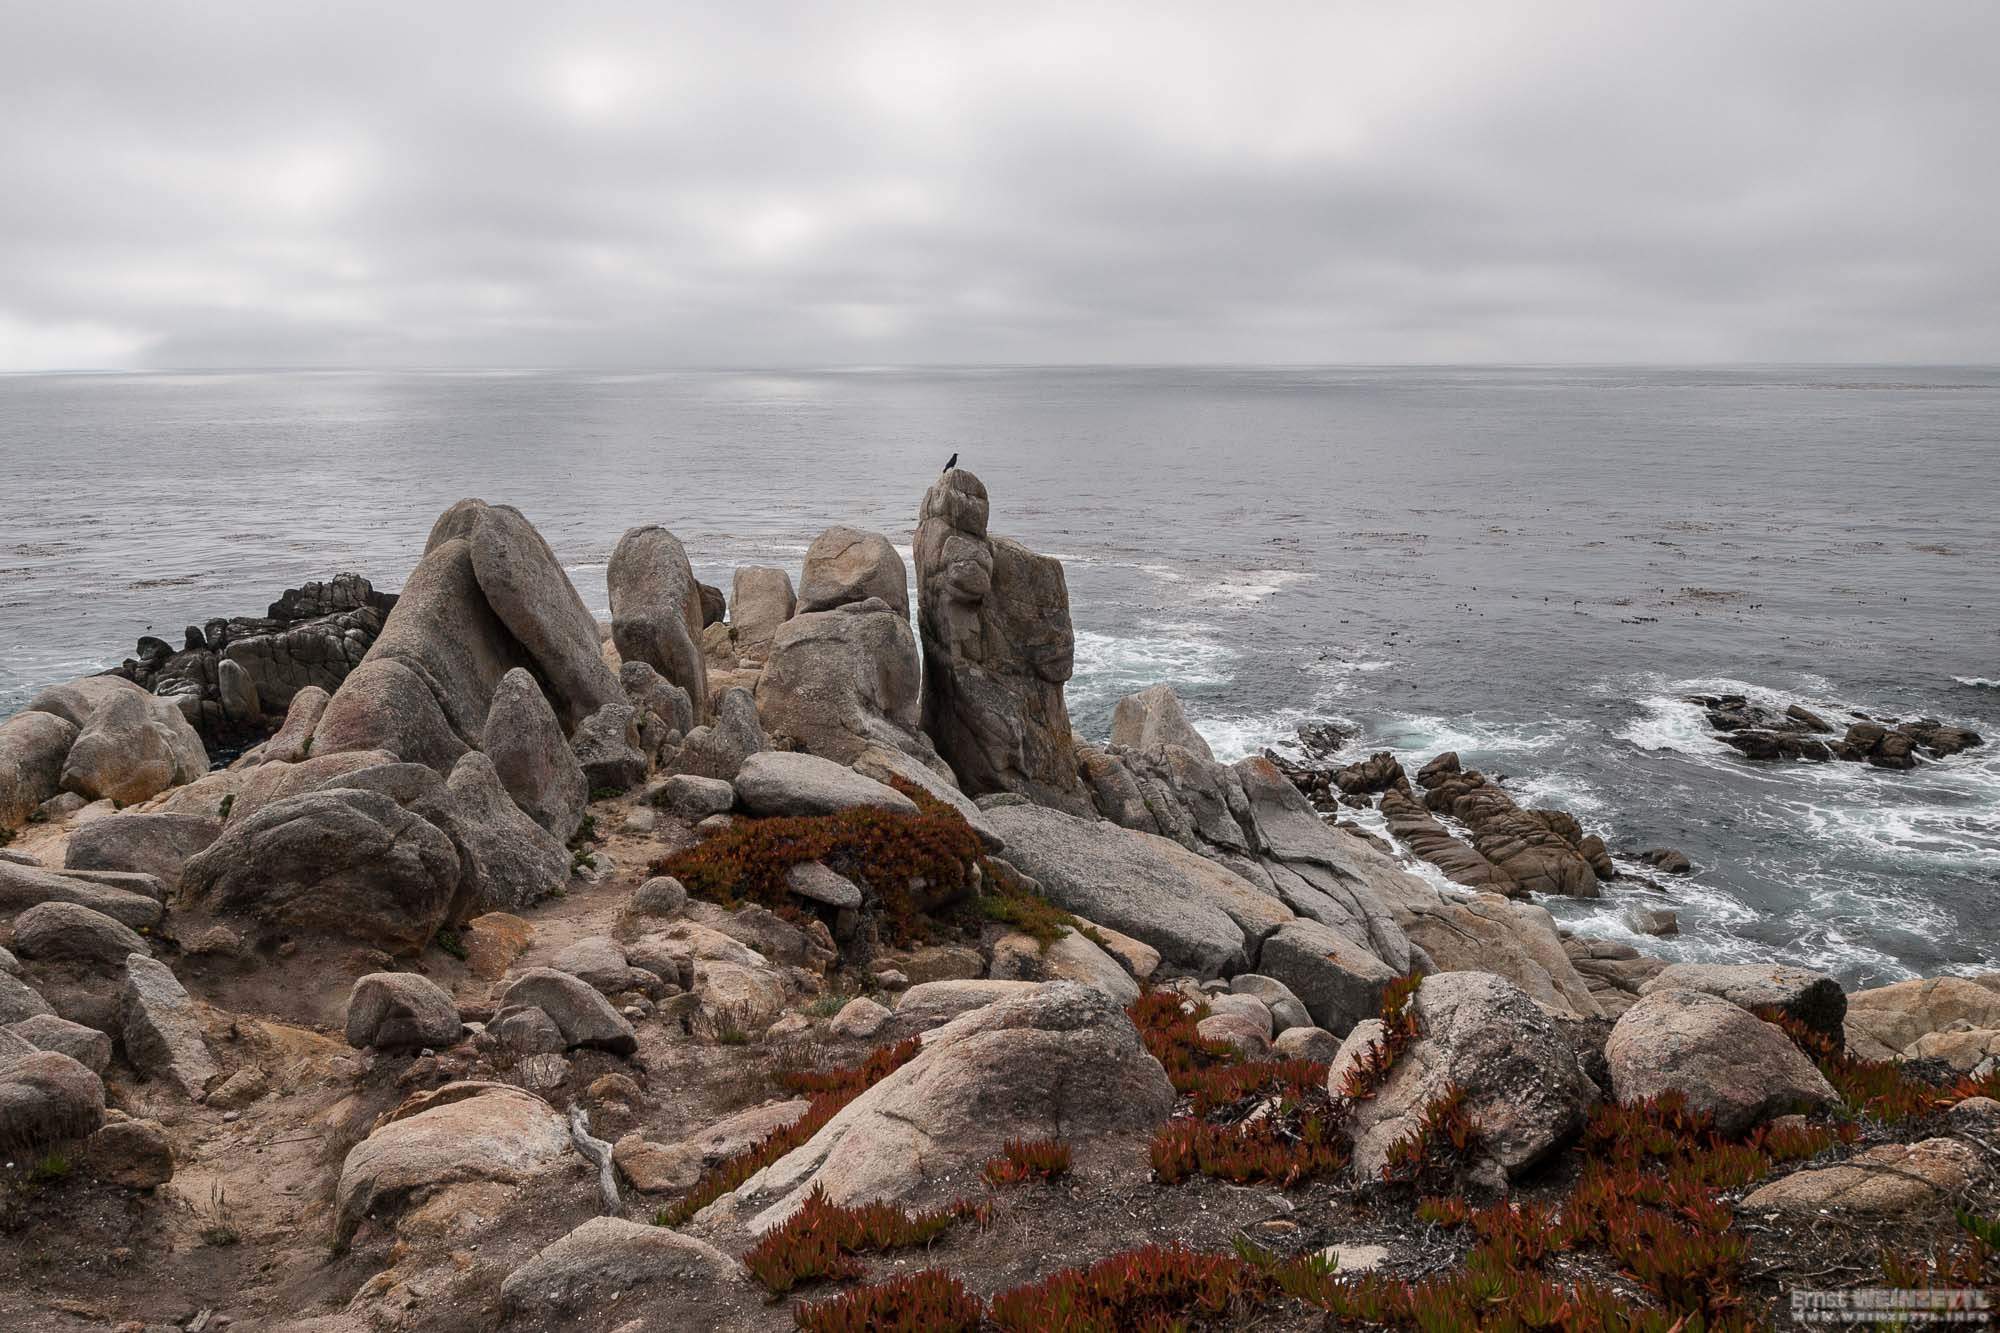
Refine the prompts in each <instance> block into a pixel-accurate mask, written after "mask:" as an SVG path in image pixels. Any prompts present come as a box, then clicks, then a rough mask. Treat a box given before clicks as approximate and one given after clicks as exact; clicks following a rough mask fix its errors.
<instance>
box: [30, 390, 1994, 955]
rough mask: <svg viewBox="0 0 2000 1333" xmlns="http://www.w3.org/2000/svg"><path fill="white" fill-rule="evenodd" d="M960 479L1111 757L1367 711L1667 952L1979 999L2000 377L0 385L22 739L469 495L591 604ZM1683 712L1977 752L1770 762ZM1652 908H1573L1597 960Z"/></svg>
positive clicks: (894, 523) (1989, 886) (1075, 700)
mask: <svg viewBox="0 0 2000 1333" xmlns="http://www.w3.org/2000/svg"><path fill="white" fill-rule="evenodd" d="M953 451H957V452H959V453H960V454H961V455H962V457H963V464H964V466H967V467H969V468H971V469H972V470H973V471H975V472H977V473H978V474H979V475H980V476H981V477H982V478H983V479H984V480H985V482H986V484H987V487H988V489H989V490H990V491H991V493H992V496H993V526H994V529H995V530H996V531H998V532H1003V533H1008V534H1010V535H1013V536H1017V537H1020V538H1021V539H1023V540H1025V541H1027V542H1028V543H1030V544H1031V545H1033V546H1036V547H1037V548H1039V549H1041V550H1044V551H1048V552H1052V553H1055V554H1059V555H1061V556H1062V557H1063V559H1064V560H1065V562H1066V564H1067V567H1068V572H1069V584H1070V594H1071V599H1072V603H1073V608H1074V613H1075V618H1076V625H1077V637H1078V660H1077V674H1076V679H1075V681H1074V682H1073V683H1072V685H1071V690H1070V700H1071V708H1072V712H1073V713H1074V714H1075V717H1076V719H1077V722H1078V724H1079V727H1080V729H1081V730H1082V731H1083V732H1084V733H1086V734H1089V735H1096V736H1101V735H1102V734H1103V733H1104V731H1105V730H1106V728H1107V722H1108V717H1109V713H1110V706H1111V704H1112V702H1113V701H1114V700H1115V699H1116V698H1117V697H1118V696H1119V695H1120V694H1123V693H1125V692H1127V691H1129V690H1131V689H1134V688H1137V687H1139V686H1142V685H1146V684H1150V683H1152V682H1154V681H1158V680H1167V681H1172V682H1174V683H1175V684H1176V685H1177V686H1178V687H1179V688H1180V689H1181V691H1182V694H1183V696H1184V697H1185V698H1186V699H1187V700H1188V701H1189V703H1190V706H1191V711H1192V712H1193V713H1194V715H1195V717H1196V719H1197V723H1198V725H1199V726H1200V727H1201V729H1202V730H1203V731H1204V732H1205V733H1206V734H1207V735H1208V736H1209V737H1210V739H1211V740H1212V741H1214V742H1215V743H1216V746H1217V749H1218V752H1220V753H1222V754H1223V755H1224V756H1225V757H1229V756H1234V755H1238V754H1243V753H1247V752H1249V751H1251V750H1254V749H1257V748H1260V747H1262V746H1265V745H1268V744H1273V743H1280V742H1284V741H1286V740H1287V739H1288V738H1289V737H1290V736H1291V734H1292V729H1293V728H1294V727H1295V726H1296V725H1297V724H1298V723H1299V722H1301V721H1305V720H1310V719H1317V718H1335V719H1346V720H1348V721H1350V722H1352V723H1353V724H1355V725H1358V726H1360V727H1362V728H1363V729H1364V730H1365V733H1366V734H1365V736H1364V738H1363V739H1362V741H1361V742H1359V743H1358V746H1357V750H1363V749H1365V748H1370V747H1372V748H1383V747H1386V748H1390V749H1394V750H1396V751H1398V752H1400V753H1401V754H1403V755H1404V756H1405V757H1407V758H1409V759H1412V760H1420V759H1423V758H1428V757H1429V756H1430V755H1432V754H1434V753H1436V752H1437V751H1439V750H1442V749H1447V748H1455V749H1457V750H1459V751H1460V753H1461V754H1462V755H1463V756H1464V757H1465V759H1466V761H1467V762H1468V763H1472V764H1476V765H1478V766H1480V767H1483V768H1487V769H1488V770H1489V771H1492V770H1497V771H1499V772H1502V773H1505V774H1507V775H1508V776H1509V778H1510V780H1511V783H1512V785H1513V786H1514V787H1515V789H1516V790H1517V792H1519V793H1521V794H1523V795H1524V796H1526V797H1529V798H1532V799H1536V800H1539V801H1542V802H1546V803H1549V804H1553V805H1557V806H1561V807H1563V808H1566V809H1568V810H1570V811H1572V812H1573V813H1575V814H1576V815H1577V816H1578V818H1580V819H1581V820H1582V821H1583V822H1584V823H1585V824H1586V825H1588V826H1590V827H1591V828H1593V829H1596V830H1597V831H1600V832H1602V833H1604V834H1605V835H1606V837H1607V838H1608V839H1609V840H1610V841H1611V843H1612V845H1613V846H1614V847H1621V846H1650V845H1657V844H1668V845H1673V846H1677V847H1680V848H1682V849H1683V850H1685V851H1686V852H1688V853H1689V854H1690V855H1691V856H1692V857H1693V858H1694V859H1695V861H1696V863H1697V865H1698V867H1699V873H1698V874H1697V875H1696V876H1695V877H1694V878H1693V879H1692V880H1690V881H1674V882H1673V883H1672V885H1671V887H1672V889H1673V896H1674V899H1675V901H1674V903H1673V904H1672V905H1674V906H1676V907H1678V908H1679V910H1680V913H1681V920H1682V923H1683V927H1684V934H1683V935H1682V936H1681V937H1680V938H1679V939H1678V940H1673V941H1666V942H1662V943H1660V944H1658V945H1649V946H1648V947H1649V948H1656V949H1658V950H1659V951H1661V952H1665V953H1669V954H1671V955H1673V956H1675V957H1691V958H1722V959H1759V958H1782V959H1788V960H1794V961H1799V962H1804V963H1808V964H1811V965H1814V966H1819V967H1825V968H1829V969H1831V970H1833V971H1835V972H1837V973H1839V974H1841V975H1842V976H1843V977H1844V978H1846V979H1847V980H1849V981H1851V982H1879V981H1884V980H1893V979H1896V978H1899V977H1903V976H1908V975H1912V974H1914V973H1924V974H1930V973H1935V972H1938V971H1943V970H1966V969H1973V968H1980V967H1985V968H1996V967H2000V691H1997V690H1996V688H1995V681H1996V680H2000V524H1996V522H1995V505H1996V501H2000V369H1996V368H1991V367H1982V368H1926V369H1912V368H1908V367H1899V368H1888V367H1881V368H1855V367H1839V368H1811V367H1807V368H1801V367H1732V368H1723V369H1577V368H1523V369H1484V368H1481V369H1408V370H1406V369H1365V368H1354V369H1215V370H1188V369H1160V370H1071V369H1002V370H935V371H888V370H884V371H839V372H827V373H734V374H726V373H673V374H654V375H611V374H605V375H593V374H577V373H548V374H542V373H506V374H376V373H297V374H291V373H260V374H200V375H183V374H143V375H67V376H65V375H49V376H11V377H0V463H4V465H5V467H4V473H0V475H4V476H5V478H6V481H5V484H4V487H0V495H4V500H0V515H4V518H0V715H5V714H7V713H10V712H12V711H13V710H14V709H16V708H18V707H19V706H20V705H21V704H22V703H23V702H25V701H26V699H27V697H28V696H29V695H30V694H31V693H33V691H34V690H35V689H37V688H39V687H41V686H42V685H45V684H48V683H52V682H55V681H59V680H64V679H67V678H69V677H71V676H74V675H77V674H80V673H82V672H85V671H88V670H91V669H94V668H97V667H100V666H104V665H110V664H113V663H115V662H116V661H118V660H119V659H120V658H122V657H123V656H125V655H126V654H127V653H129V652H130V651H131V645H132V642H133V640H134V639H135V638H136V637H137V636H138V635H139V634H142V633H148V632H150V633H157V634H160V635H162V636H163V637H167V638H169V639H173V640H175V641H178V636H179V632H180V630H181V628H182V627H183V626H184V625H187V624H190V623H195V622H199V621H201V620H203V619H206V618H208V617H210V616H216V615H225V614H231V613H246V612H261V611H262V610H263V607H264V604H265V603H266V602H267V601H269V600H270V598H271V597H273V596H274V595H275V594H276V593H277V592H278V591H279V590H280V589H282V588H285V587H288V586H294V585H296V584H298V583H300V582H301V581H303V580H306V579H312V578H323V577H326V576H328V575H331V574H333V573H335V572H338V571H342V570H355V571H359V572H361V573H364V574H366V575H368V576H369V577H370V578H372V579H374V580H375V582H376V583H377V584H378V586H382V587H387V588H395V587H398V586H400V584H401V582H402V580H403V578H404V576H405V575H406V574H407V573H408V571H409V569H410V566H411V565H412V563H413V562H414V560H415V558H416V556H417V554H418V553H419V550H420V548H421V545H422V542H423V539H424V535H425V533H426V532H427V531H428V530H429V527H430V523H431V520H432V519H433V518H434V517H435V516H436V514H437V512H438V511H439V510H440V509H442V508H444V507H445V506H446V505H447V504H449V503H451V502H452V501H454V500H457V499H459V498H461V497H464V496H472V495H476V496H480V497H483V498H485V499H488V500H493V501H507V502H511V503H513V504H516V505H518V506H519V507H520V508H521V509H523V510H524V511H526V513H527V514H528V515H529V516H530V517H531V518H533V519H534V520H535V522H536V523H537V524H538V525H539V526H540V527H541V529H542V531H543V533H544V534H545V535H546V536H547V537H548V539H549V541H550V542H551V544H553V545H554V547H555V548H556V550H557V552H558V554H559V555H560V556H561V557H562V559H563V560H564V562H565V563H566V564H567V565H568V566H569V568H570V570H571V574H572V577H574V578H575V579H576V581H577V584H578V586H579V587H580V588H581V589H582V590H583V593H584V596H585V599H586V600H587V601H589V602H590V603H591V604H592V605H593V606H594V607H598V608H602V607H603V605H604V587H603V571H604V561H605V559H606V557H607V555H608V553H609V552H610V549H611V547H612V545H613V543H615V542H616V540H617V538H618V536H619V534H620V533H621V532H623V531H624V530H625V529H626V528H627V527H630V526H632V525H634V524H638V523H644V522H659V523H664V524H666V525H668V526H669V527H671V528H672V529H673V530H674V531H675V532H676V533H678V534H679V535H680V536H681V538H682V539H683V540H684V541H685V542H686V543H687V546H688V549H689V551H690V553H691V554H692V555H693V557H694V559H695V562H696V566H697V569H698V571H699V572H700V574H701V576H702V577H703V578H704V579H707V580H709V581H711V582H715V583H718V584H720V585H721V586H722V587H723V588H725V590H726V589H727V587H728V585H729V577H728V575H729V571H730V569H731V568H732V567H733V566H735V565H738V564H745V563H778V564H784V565H788V566H790V567H792V569H793V570H794V574H795V575H796V570H797V565H798V561H799V559H800V557H801V555H802V554H803V552H804V550H805V546H806V543H807V542H809V541H810V540H811V539H812V537H813V535H814V534H815V533H816V532H818V531H819V530H820V529H821V528H823V527H825V526H826V525H828V524H831V523H835V522H844V523H853V524H857V525H860V526H864V527H872V528H876V529H878V530H880V531H883V532H886V533H888V534H890V535H891V537H892V538H893V539H894V540H895V541H896V542H897V543H898V544H899V545H902V546H904V547H905V549H906V551H907V546H908V541H909V535H910V531H911V528H912V525H913V520H914V514H915V510H916V506H917V502H918V499H919V498H920V496H921V495H922V493H923V490H924V488H925V487H926V486H927V485H929V483H930V482H931V480H932V478H933V477H934V476H935V474H936V471H937V469H938V467H939V465H940V464H942V463H943V461H944V459H945V457H946V456H947V455H948V454H950V453H952V452H953ZM1696 689H1700V690H1709V691H1718V690H1735V691H1739V692H1744V693H1750V694H1758V693H1761V692H1774V697H1783V698H1788V699H1789V698H1799V699H1803V700H1805V701H1807V702H1809V703H1810V704H1812V705H1813V706H1814V707H1817V708H1821V709H1824V710H1830V711H1838V710H1841V709H1845V708H1863V709H1868V710H1874V711H1883V712H1889V713H1897V714H1916V713H1923V714H1929V715H1934V716H1939V717H1944V718H1947V719H1952V720H1956V721H1961V722H1965V723H1970V724H1971V725H1974V726H1976V727H1979V728H1980V729H1981V730H1983V731H1984V732H1986V734H1987V735H1988V736H1989V737H1992V738H1993V739H1994V741H1995V742H1996V743H1995V744H1993V745H1991V746H1989V747H1988V748H1987V749H1985V750H1981V751H1976V752H1974V753H1972V754H1970V755H1966V756H1960V757H1958V758H1955V759H1952V760H1950V761H1948V762H1945V763H1942V764H1934V765H1927V766H1925V767H1924V768H1922V769H1920V770H1918V771H1917V772H1915V773H1900V774H1899V773H1887V772H1881V771H1878V770H1874V769H1868V768H1864V767H1859V766H1855V765H1848V764H1830V765H1794V766H1785V767H1758V766H1753V765H1750V764H1748V763H1746V762H1743V761H1740V760H1738V759H1736V758H1734V757H1733V756H1732V755H1731V754H1730V753H1729V752H1728V751H1726V750H1725V749H1724V748H1723V747H1722V746H1720V745H1719V744H1717V743H1715V742H1714V741H1713V740H1711V739H1709V738H1707V737H1706V736H1705V735H1704V733H1703V730H1702V728H1701V727H1700V725H1699V721H1700V718H1699V714H1698V712H1697V711H1696V710H1694V709H1692V708H1690V707H1688V706H1686V705H1684V704H1681V703H1680V702H1678V699H1679V696H1680V695H1682V694H1683V693H1685V692H1687V691H1690V690H1696ZM1628 900H1629V897H1628V895H1627V894H1624V893H1614V894H1613V895H1612V896H1611V897H1609V898H1607V899H1605V900H1603V901H1600V902H1597V903H1574V904H1569V903H1560V902H1559V903H1555V904H1552V907H1553V910H1555V911H1556V913H1557V915H1558V916H1559V917H1561V918H1563V919H1565V920H1568V921H1571V922H1574V923H1577V924H1579V925H1582V926H1587V927H1588V928H1589V929H1592V930H1596V931H1599V932H1602V933H1609V934H1614V935H1616V934H1620V933H1621V932H1622V927H1621V926H1620V925H1619V924H1618V920H1617V918H1618V913H1619V910H1620V908H1621V906H1622V905H1623V904H1624V903H1625V902H1626V901H1628Z"/></svg>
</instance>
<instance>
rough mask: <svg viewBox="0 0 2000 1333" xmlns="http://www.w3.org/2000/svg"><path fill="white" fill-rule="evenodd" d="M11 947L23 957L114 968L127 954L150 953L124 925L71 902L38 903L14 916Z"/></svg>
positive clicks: (149, 948)
mask: <svg viewBox="0 0 2000 1333" xmlns="http://www.w3.org/2000/svg"><path fill="white" fill-rule="evenodd" d="M14 947H15V948H16V949H18V950H19V951H20V953H21V956H22V957H23V958H35V959H41V960H44V961H49V962H68V963H85V964H89V965H91V966H93V967H97V968H108V967H116V966H118V965H120V964H122V963H123V962H124V961H125V958H126V956H127V955H128V954H135V953H137V954H151V953H152V952H153V951H152V949H151V947H150V946H148V945H147V943H146V942H145V941H144V940H142V939H140V938H139V936H138V935H137V934H136V933H135V932H134V931H133V930H132V929H131V928H130V927H128V926H125V925H123V924H121V923H119V922H117V921H114V920H112V919H111V918H110V917H108V916H106V915H104V913H102V912H93V911H91V910H90V909H89V908H88V907H80V906H78V905H77V904H75V903H40V904H38V905H36V906H34V907H30V908H29V909H28V910H27V911H25V912H23V913H21V915H20V916H18V917H16V918H15V919H14Z"/></svg>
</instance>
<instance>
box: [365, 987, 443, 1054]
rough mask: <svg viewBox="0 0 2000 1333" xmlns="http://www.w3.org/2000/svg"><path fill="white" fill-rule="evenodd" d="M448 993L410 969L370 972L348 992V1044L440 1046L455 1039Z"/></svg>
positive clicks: (395, 1048) (413, 1047) (401, 1047)
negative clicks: (405, 970)
mask: <svg viewBox="0 0 2000 1333" xmlns="http://www.w3.org/2000/svg"><path fill="white" fill-rule="evenodd" d="M461 1026H462V1025H461V1024H460V1023H459V1018H458V1006H457V1005H456V1004H454V1003H452V998H451V994H450V992H448V991H446V990H445V988H444V987H442V986H440V985H438V984H437V983H436V982H435V981H431V980H429V979H428V978H425V977H420V976H417V975H416V974H415V973H413V972H371V973H369V974H368V975H367V976H365V977H360V978H358V979H356V981H355V983H354V986H353V988H352V989H351V990H349V991H348V992H347V1022H346V1036H347V1044H348V1045H349V1046H355V1047H369V1046H373V1047H376V1048H378V1049H381V1050H389V1051H398V1050H417V1049H420V1048H422V1047H426V1046H430V1047H435V1048H436V1049H439V1050H442V1049H444V1048H445V1047H447V1046H450V1045H452V1044H453V1043H455V1042H456V1041H457V1040H458V1035H459V1031H460V1029H461Z"/></svg>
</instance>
